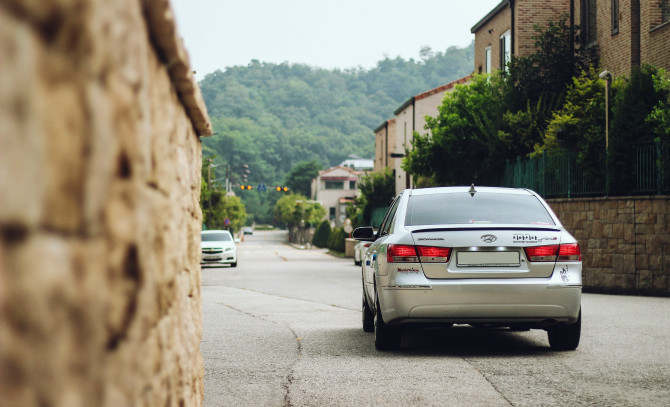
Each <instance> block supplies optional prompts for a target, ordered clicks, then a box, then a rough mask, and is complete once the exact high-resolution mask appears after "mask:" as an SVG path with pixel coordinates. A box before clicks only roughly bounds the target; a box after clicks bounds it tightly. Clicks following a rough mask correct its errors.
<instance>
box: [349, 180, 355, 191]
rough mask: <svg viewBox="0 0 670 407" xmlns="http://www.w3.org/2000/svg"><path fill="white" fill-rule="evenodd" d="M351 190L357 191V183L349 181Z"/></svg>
mask: <svg viewBox="0 0 670 407" xmlns="http://www.w3.org/2000/svg"><path fill="white" fill-rule="evenodd" d="M349 189H356V181H349Z"/></svg>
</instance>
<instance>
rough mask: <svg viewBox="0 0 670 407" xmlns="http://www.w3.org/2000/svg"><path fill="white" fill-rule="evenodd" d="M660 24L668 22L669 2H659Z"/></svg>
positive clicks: (665, 0) (669, 0)
mask: <svg viewBox="0 0 670 407" xmlns="http://www.w3.org/2000/svg"><path fill="white" fill-rule="evenodd" d="M659 6H660V7H661V24H663V23H667V22H668V21H670V0H661V4H659Z"/></svg>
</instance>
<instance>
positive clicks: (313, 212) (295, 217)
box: [273, 194, 326, 227]
mask: <svg viewBox="0 0 670 407" xmlns="http://www.w3.org/2000/svg"><path fill="white" fill-rule="evenodd" d="M273 214H274V219H275V220H276V221H278V222H282V223H284V224H286V225H287V226H289V227H290V226H295V225H297V224H299V223H300V221H301V220H302V221H304V222H305V223H307V224H315V223H317V222H320V221H321V219H323V217H324V216H326V208H324V207H323V206H322V205H321V204H320V203H318V202H308V199H307V198H305V196H304V195H300V194H288V195H285V196H283V197H281V198H280V199H279V200H278V201H277V203H276V204H275V206H274V209H273Z"/></svg>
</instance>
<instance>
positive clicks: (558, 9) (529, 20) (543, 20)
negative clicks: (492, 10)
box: [514, 0, 570, 56]
mask: <svg viewBox="0 0 670 407" xmlns="http://www.w3.org/2000/svg"><path fill="white" fill-rule="evenodd" d="M514 4H515V14H514V18H515V33H514V35H515V37H514V41H515V43H514V55H517V56H526V55H530V54H532V53H534V52H535V51H536V48H535V40H534V39H533V38H532V37H533V36H535V35H536V32H535V29H534V28H533V26H534V25H535V24H539V25H540V26H546V25H547V23H548V22H549V21H550V20H551V21H554V22H557V21H558V19H559V18H560V16H561V15H562V14H566V15H567V14H568V13H569V12H570V1H569V0H554V1H546V0H544V1H543V0H516V1H515V2H514ZM568 22H569V20H568Z"/></svg>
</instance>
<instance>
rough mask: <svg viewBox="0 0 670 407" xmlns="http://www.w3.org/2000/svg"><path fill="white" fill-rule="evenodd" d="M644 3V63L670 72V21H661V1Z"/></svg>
mask: <svg viewBox="0 0 670 407" xmlns="http://www.w3.org/2000/svg"><path fill="white" fill-rule="evenodd" d="M641 3H642V33H641V37H642V41H643V46H642V61H643V63H649V64H651V65H654V66H657V67H660V68H664V69H666V70H668V71H670V21H666V22H665V23H663V22H662V20H661V7H660V0H653V1H647V2H645V1H641Z"/></svg>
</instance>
